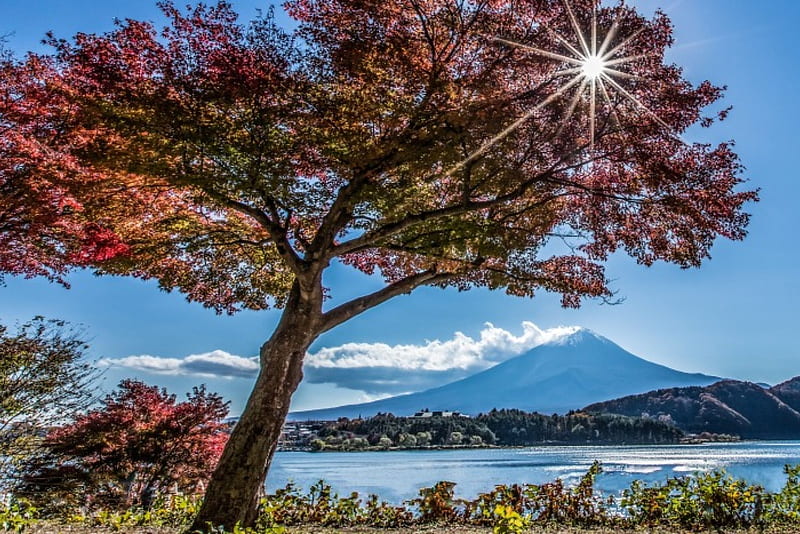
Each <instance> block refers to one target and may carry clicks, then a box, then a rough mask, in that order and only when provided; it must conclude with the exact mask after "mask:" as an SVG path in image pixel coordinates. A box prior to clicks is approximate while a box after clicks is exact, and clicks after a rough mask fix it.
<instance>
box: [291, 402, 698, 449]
mask: <svg viewBox="0 0 800 534" xmlns="http://www.w3.org/2000/svg"><path fill="white" fill-rule="evenodd" d="M682 437H683V432H681V431H680V430H679V429H677V428H675V427H674V426H671V425H669V424H667V423H665V422H661V421H658V420H654V419H649V418H641V417H627V416H623V415H613V414H601V415H596V414H588V413H584V412H570V413H568V414H566V415H557V414H553V415H543V414H538V413H528V412H523V411H521V410H505V409H504V410H492V411H491V412H489V413H487V414H481V415H479V416H477V417H474V418H471V417H464V416H449V417H441V416H432V417H396V416H394V415H392V414H378V415H376V416H375V417H371V418H368V419H345V418H343V419H340V420H339V421H336V422H332V423H327V424H324V425H322V426H321V427H318V428H316V429H315V432H314V433H313V434H311V435H310V436H307V438H306V443H305V445H306V446H309V447H311V448H312V449H314V450H345V451H349V450H369V449H389V448H409V449H410V448H425V447H441V446H460V447H470V446H471V447H483V446H501V447H502V446H530V445H541V444H585V443H601V444H612V443H630V444H634V443H642V444H653V443H676V442H678V441H680V439H681V438H682Z"/></svg>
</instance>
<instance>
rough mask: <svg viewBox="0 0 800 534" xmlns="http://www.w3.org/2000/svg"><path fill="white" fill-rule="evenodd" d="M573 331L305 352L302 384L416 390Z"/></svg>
mask: <svg viewBox="0 0 800 534" xmlns="http://www.w3.org/2000/svg"><path fill="white" fill-rule="evenodd" d="M576 330H578V328H577V327H557V328H550V329H546V330H543V329H541V328H539V327H538V326H536V325H535V324H533V323H531V322H527V321H526V322H523V323H522V333H521V334H520V335H514V334H513V333H511V332H509V331H507V330H504V329H502V328H498V327H496V326H494V325H492V324H491V323H487V324H486V325H485V327H484V328H483V330H481V332H480V335H479V337H478V338H477V339H474V338H472V337H470V336H467V335H465V334H463V333H461V332H456V333H455V334H454V336H453V338H452V339H449V340H445V341H440V340H433V341H427V342H425V343H423V344H420V345H387V344H384V343H345V344H344V345H340V346H338V347H326V348H323V349H320V350H319V351H317V352H314V353H310V354H309V355H308V356H307V357H306V362H305V367H304V373H305V380H306V381H308V382H310V383H331V384H335V385H337V386H339V387H344V388H348V389H356V390H361V391H364V392H365V393H367V394H370V395H387V394H398V393H407V392H411V391H420V390H423V389H427V388H430V387H435V386H438V385H442V384H445V383H447V382H451V381H453V380H458V379H460V378H464V377H466V376H469V375H471V374H474V373H476V372H479V371H483V370H485V369H488V368H489V367H492V366H494V365H496V364H498V363H500V362H502V361H505V360H507V359H509V358H511V357H514V356H517V355H519V354H522V353H523V352H526V351H528V350H530V349H532V348H534V347H536V346H538V345H541V344H544V343H548V342H551V341H554V340H557V339H559V338H562V337H564V336H566V335H569V334H572V333H574V332H575V331H576ZM102 363H104V364H105V365H108V366H120V367H125V368H128V369H133V370H138V371H144V372H149V373H158V374H169V375H197V376H204V377H227V378H252V377H254V376H255V375H256V373H257V372H258V359H257V358H254V357H253V358H248V357H242V356H236V355H234V354H229V353H227V352H225V351H222V350H215V351H212V352H208V353H204V354H192V355H189V356H186V357H185V358H161V357H157V356H150V355H140V356H128V357H125V358H119V359H106V360H103V361H102Z"/></svg>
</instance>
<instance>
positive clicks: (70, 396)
mask: <svg viewBox="0 0 800 534" xmlns="http://www.w3.org/2000/svg"><path fill="white" fill-rule="evenodd" d="M85 352H86V343H85V342H84V341H83V340H82V339H81V336H80V332H79V331H78V330H76V329H74V328H72V327H70V326H69V325H67V324H66V323H65V322H64V321H58V320H46V319H44V318H42V317H36V318H34V319H32V320H31V321H28V322H26V323H24V324H22V325H20V326H19V327H18V328H17V329H16V332H12V331H11V330H10V329H9V328H8V327H7V326H4V325H2V324H0V487H2V486H5V484H6V483H7V481H8V479H13V478H14V477H15V476H16V474H17V472H18V469H17V466H18V465H19V463H20V462H22V461H25V460H26V459H27V458H29V457H30V456H31V455H34V454H36V452H37V451H38V450H39V447H40V445H41V443H40V442H41V436H42V435H43V433H45V432H47V431H48V430H49V428H50V427H52V426H53V425H56V424H61V423H63V422H64V421H65V420H67V419H69V418H70V417H72V416H73V415H75V414H76V413H78V412H79V411H80V410H82V409H85V408H86V407H87V406H88V405H89V404H90V403H91V401H92V394H91V390H90V387H89V385H90V382H91V380H92V379H93V378H95V376H96V374H97V373H96V372H95V370H94V368H93V366H92V364H91V363H90V362H87V361H85V360H84V356H85Z"/></svg>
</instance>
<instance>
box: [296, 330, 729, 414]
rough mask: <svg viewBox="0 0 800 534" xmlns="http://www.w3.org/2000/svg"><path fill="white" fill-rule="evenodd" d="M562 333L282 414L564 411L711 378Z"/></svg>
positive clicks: (600, 340) (580, 333)
mask: <svg viewBox="0 0 800 534" xmlns="http://www.w3.org/2000/svg"><path fill="white" fill-rule="evenodd" d="M565 330H566V331H565V333H564V334H563V335H561V336H558V337H556V338H554V339H551V340H549V341H547V342H545V343H543V344H541V345H539V346H537V347H535V348H533V349H531V350H529V351H528V352H526V353H524V354H521V355H520V356H516V357H514V358H511V359H509V360H506V361H504V362H502V363H500V364H498V365H496V366H494V367H492V368H490V369H487V370H485V371H482V372H480V373H477V374H474V375H472V376H469V377H467V378H464V379H462V380H458V381H456V382H452V383H450V384H446V385H444V386H441V387H437V388H434V389H429V390H426V391H421V392H419V393H412V394H409V395H402V396H398V397H391V398H388V399H383V400H379V401H374V402H369V403H364V404H355V405H349V406H341V407H337V408H329V409H324V410H311V411H306V412H295V413H292V414H290V418H292V419H295V420H297V419H336V418H338V417H358V416H359V415H360V416H362V417H367V416H371V415H374V414H376V413H379V412H383V413H386V412H389V413H393V414H395V415H398V416H406V415H411V414H413V413H414V412H416V411H418V410H421V409H424V408H428V409H430V410H453V411H459V412H461V413H465V414H477V413H479V412H487V411H489V410H491V409H492V408H498V409H500V408H519V409H521V410H526V411H538V412H540V413H546V414H550V413H564V412H567V411H569V410H573V409H580V408H582V407H583V406H586V405H588V404H592V403H595V402H600V401H604V400H608V399H614V398H618V397H623V396H626V395H632V394H636V393H644V392H647V391H651V390H654V389H661V388H667V387H678V386H695V385H703V386H704V385H709V384H711V383H713V382H715V381H717V380H719V378H718V377H714V376H708V375H703V374H690V373H684V372H681V371H676V370H674V369H670V368H669V367H666V366H663V365H659V364H656V363H653V362H649V361H647V360H644V359H642V358H639V357H638V356H635V355H633V354H631V353H630V352H627V351H626V350H624V349H622V348H621V347H620V346H619V345H617V344H615V343H614V342H612V341H610V340H609V339H607V338H605V337H603V336H601V335H599V334H597V333H595V332H593V331H591V330H589V329H586V328H570V329H565Z"/></svg>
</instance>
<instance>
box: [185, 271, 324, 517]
mask: <svg viewBox="0 0 800 534" xmlns="http://www.w3.org/2000/svg"><path fill="white" fill-rule="evenodd" d="M313 293H314V295H312V296H309V295H303V294H302V292H301V290H300V286H299V284H298V283H297V282H296V283H295V286H294V287H293V288H292V292H291V295H290V297H289V301H288V302H287V304H286V308H285V309H284V312H283V315H282V317H281V321H280V323H279V324H278V327H277V328H276V330H275V332H274V333H273V335H272V337H271V338H270V339H269V341H267V342H266V343H265V344H264V345H263V346H262V347H261V371H260V373H259V375H258V379H257V380H256V384H255V387H254V389H253V392H252V393H251V394H250V398H249V399H248V401H247V405H246V406H245V409H244V411H243V412H242V415H241V418H240V419H239V422H238V423H236V426H235V427H234V429H233V433H232V434H231V437H230V439H229V440H228V443H227V445H226V446H225V450H224V451H223V453H222V457H221V458H220V460H219V464H217V468H216V470H215V471H214V474H213V475H212V477H211V480H210V481H209V484H208V489H207V490H206V494H205V499H204V501H203V505H202V507H201V508H200V512H199V513H198V515H197V518H196V519H195V521H194V524H193V525H192V526H191V528H190V529H189V532H194V531H198V530H199V531H201V532H206V531H207V530H208V529H209V525H212V526H215V527H224V528H225V529H226V530H228V531H232V530H233V528H234V526H235V525H236V524H237V523H238V524H239V525H241V526H252V525H253V523H254V522H255V520H256V514H257V508H258V500H259V496H260V495H261V490H262V488H263V486H264V481H265V479H266V476H267V470H268V469H269V465H270V463H271V462H272V457H273V455H274V454H275V449H276V448H277V445H278V438H279V437H280V435H281V431H282V429H283V423H284V421H285V419H286V415H287V413H288V412H289V403H290V401H291V398H292V394H293V393H294V391H295V390H296V389H297V386H298V385H299V384H300V381H301V380H302V378H303V358H304V357H305V354H306V350H308V347H309V346H310V345H311V343H312V342H313V341H314V340H315V339H316V338H317V336H318V335H319V333H320V332H319V317H320V312H321V302H322V299H321V291H320V292H319V294H316V293H317V292H313Z"/></svg>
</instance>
